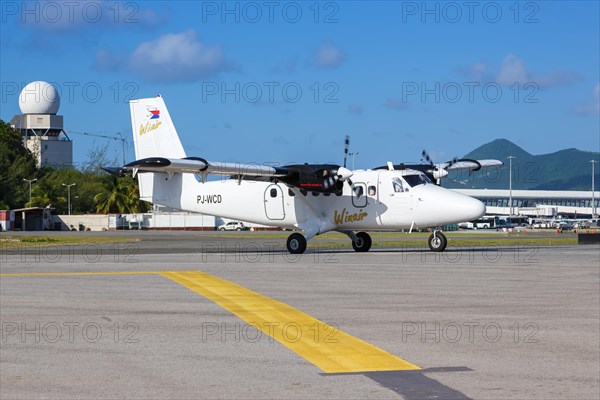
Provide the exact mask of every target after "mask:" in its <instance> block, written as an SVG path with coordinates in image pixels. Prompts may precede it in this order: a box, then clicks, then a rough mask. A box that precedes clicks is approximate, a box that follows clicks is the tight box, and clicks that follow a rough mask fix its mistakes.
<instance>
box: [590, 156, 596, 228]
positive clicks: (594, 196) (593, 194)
mask: <svg viewBox="0 0 600 400" xmlns="http://www.w3.org/2000/svg"><path fill="white" fill-rule="evenodd" d="M590 163H592V218H594V217H595V216H596V193H595V191H596V182H595V181H594V174H595V168H594V167H595V164H596V163H597V161H596V160H590Z"/></svg>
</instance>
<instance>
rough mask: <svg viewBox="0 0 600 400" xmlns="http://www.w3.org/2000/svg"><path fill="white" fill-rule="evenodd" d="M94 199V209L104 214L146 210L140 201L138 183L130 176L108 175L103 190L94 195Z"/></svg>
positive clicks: (133, 212)
mask: <svg viewBox="0 0 600 400" xmlns="http://www.w3.org/2000/svg"><path fill="white" fill-rule="evenodd" d="M94 201H95V202H96V211H97V212H100V213H105V214H108V213H112V214H129V213H131V214H135V213H139V212H144V211H146V210H147V206H145V204H144V203H143V202H142V201H140V196H139V188H138V183H137V181H136V180H135V179H133V178H132V177H131V176H126V177H124V178H116V177H114V176H111V177H109V178H108V179H107V180H106V181H105V183H104V186H103V190H102V191H101V192H100V193H98V194H96V196H94Z"/></svg>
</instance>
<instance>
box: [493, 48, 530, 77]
mask: <svg viewBox="0 0 600 400" xmlns="http://www.w3.org/2000/svg"><path fill="white" fill-rule="evenodd" d="M496 81H497V82H498V83H499V84H501V85H510V84H513V83H515V82H519V83H525V82H530V81H531V79H530V76H529V73H528V72H527V68H526V67H525V63H524V62H523V60H521V59H520V58H519V57H517V56H515V55H513V54H509V55H507V56H506V57H505V58H504V60H502V65H501V66H500V72H498V75H497V76H496Z"/></svg>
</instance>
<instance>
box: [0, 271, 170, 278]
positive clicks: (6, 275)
mask: <svg viewBox="0 0 600 400" xmlns="http://www.w3.org/2000/svg"><path fill="white" fill-rule="evenodd" d="M162 274H163V272H161V271H139V272H138V271H132V272H122V271H116V272H39V273H38V272H34V273H26V274H0V278H4V277H18V276H85V275H162Z"/></svg>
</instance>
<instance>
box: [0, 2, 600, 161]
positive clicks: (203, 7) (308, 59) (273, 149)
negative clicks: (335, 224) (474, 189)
mask: <svg viewBox="0 0 600 400" xmlns="http://www.w3.org/2000/svg"><path fill="white" fill-rule="evenodd" d="M0 7H1V10H0V11H1V27H0V62H1V63H0V82H1V99H0V118H1V119H3V120H5V121H9V120H10V119H11V118H12V117H13V116H14V115H16V114H20V110H19V107H18V99H19V93H20V90H21V89H22V88H23V87H24V86H25V85H26V84H27V83H29V82H31V81H36V80H43V81H47V82H51V83H52V84H53V85H54V86H56V88H57V90H58V91H59V93H61V106H60V111H59V114H60V115H63V116H64V121H65V129H66V131H67V132H71V133H70V137H71V139H73V140H74V161H75V162H76V163H82V162H85V161H86V160H87V158H88V154H89V152H90V150H91V149H93V148H96V147H102V146H104V145H107V144H108V145H109V146H110V148H109V153H108V156H109V158H111V159H119V160H120V159H121V153H120V152H121V145H120V142H118V141H110V140H108V141H107V140H106V139H101V138H92V137H89V136H83V135H81V134H78V133H76V132H89V133H94V134H100V135H108V136H117V135H118V134H122V135H124V136H125V137H127V138H129V144H128V148H127V154H126V158H127V161H132V160H133V159H134V155H133V149H132V145H131V143H132V140H131V134H132V133H131V123H130V118H129V106H128V101H129V100H130V99H132V98H134V99H135V98H145V97H153V96H156V95H157V94H160V95H161V96H162V97H163V98H164V99H165V102H166V104H167V107H168V109H169V112H170V114H171V117H172V118H173V121H174V123H175V126H176V128H177V130H178V133H179V135H180V137H181V140H182V142H183V145H184V147H185V148H186V151H187V154H188V156H196V157H203V158H206V159H208V160H215V161H229V162H259V163H265V162H268V163H274V164H286V163H296V162H302V163H303V162H309V163H312V162H335V163H341V162H342V160H343V143H344V136H345V135H349V136H350V152H353V153H356V155H355V163H356V168H370V167H375V166H379V165H384V164H385V163H386V162H387V161H393V162H394V163H399V162H417V161H419V159H420V155H421V151H422V150H423V149H427V150H428V152H429V153H430V154H431V156H432V158H433V159H434V161H440V162H441V161H446V160H449V159H451V158H453V157H455V156H462V155H464V154H466V153H468V152H469V151H471V150H473V149H474V148H476V147H478V146H480V145H482V144H485V143H488V142H490V141H492V140H494V139H497V138H506V139H508V140H510V141H512V142H514V143H516V144H517V145H519V146H521V147H523V148H524V149H525V150H527V151H529V152H530V153H533V154H543V153H550V152H554V151H558V150H560V149H563V148H569V147H576V148H578V149H581V150H586V151H599V150H600V123H599V120H600V112H599V110H600V105H599V104H600V60H599V55H600V43H599V40H600V39H599V38H600V30H599V25H600V22H599V21H600V7H599V2H597V1H581V2H576V1H569V2H560V1H525V2H514V1H510V2H500V1H497V2H483V1H465V2H462V1H458V2H436V1H430V2H422V1H418V2H413V1H382V2H377V1H369V2H361V1H337V2H332V1H324V2H315V1H307V2H297V1H256V2H235V1H229V2H222V1H216V2H214V1H170V2H167V1H165V2H161V1H143V2H142V1H140V2H135V1H123V2H116V1H50V2H45V1H40V2H34V1H32V2H20V1H2V2H0Z"/></svg>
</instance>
